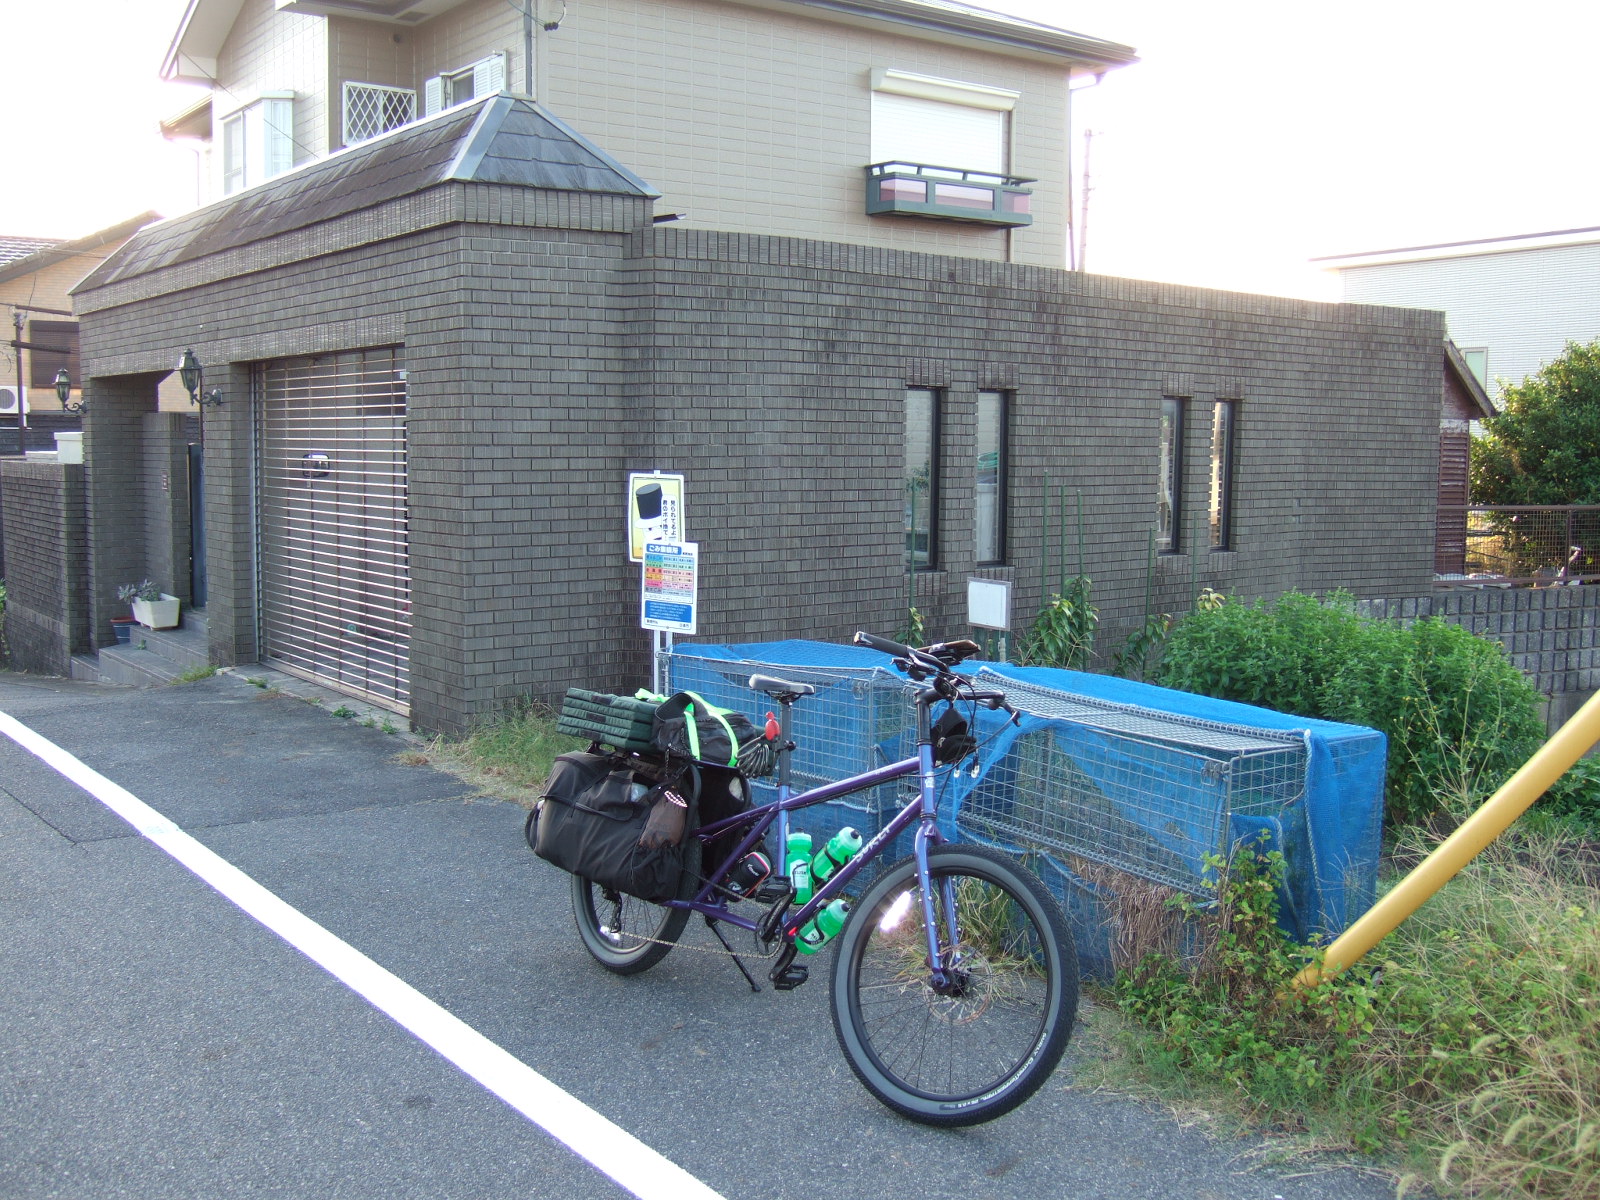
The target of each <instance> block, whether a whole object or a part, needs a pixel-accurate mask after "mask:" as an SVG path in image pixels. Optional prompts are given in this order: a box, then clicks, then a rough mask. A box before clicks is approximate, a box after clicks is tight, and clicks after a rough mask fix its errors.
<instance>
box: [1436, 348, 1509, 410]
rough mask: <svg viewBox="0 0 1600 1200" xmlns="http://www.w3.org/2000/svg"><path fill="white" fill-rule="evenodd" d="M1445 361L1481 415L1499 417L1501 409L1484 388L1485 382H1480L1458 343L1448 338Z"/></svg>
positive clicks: (1463, 391)
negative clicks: (1495, 404) (1457, 345)
mask: <svg viewBox="0 0 1600 1200" xmlns="http://www.w3.org/2000/svg"><path fill="white" fill-rule="evenodd" d="M1444 362H1445V366H1446V367H1448V368H1449V370H1450V373H1451V375H1453V376H1454V377H1455V381H1456V383H1457V384H1459V385H1460V387H1461V391H1462V393H1463V394H1464V395H1465V396H1466V398H1467V400H1468V401H1470V402H1471V404H1472V405H1473V406H1474V407H1475V408H1477V410H1478V416H1479V417H1483V418H1486V417H1497V416H1499V415H1500V410H1499V409H1498V408H1496V407H1495V406H1494V401H1493V400H1491V399H1490V398H1489V393H1488V392H1487V391H1485V390H1484V386H1483V384H1481V383H1479V382H1478V377H1477V376H1476V375H1474V374H1473V373H1472V368H1471V367H1469V366H1468V365H1467V360H1466V359H1465V358H1463V357H1462V354H1461V351H1460V350H1459V349H1457V348H1456V344H1455V343H1454V342H1452V341H1450V340H1448V339H1446V340H1445V344H1444Z"/></svg>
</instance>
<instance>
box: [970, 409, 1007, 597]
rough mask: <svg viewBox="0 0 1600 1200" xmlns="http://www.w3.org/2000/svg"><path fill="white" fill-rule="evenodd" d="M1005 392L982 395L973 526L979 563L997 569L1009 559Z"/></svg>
mask: <svg viewBox="0 0 1600 1200" xmlns="http://www.w3.org/2000/svg"><path fill="white" fill-rule="evenodd" d="M1009 399H1010V398H1009V397H1008V396H1007V394H1006V393H1005V392H979V393H978V437H977V447H976V449H977V452H978V487H977V498H976V503H977V510H976V512H975V513H974V514H973V515H974V521H973V526H974V528H975V529H976V530H977V546H976V550H977V560H978V564H979V565H980V566H993V565H995V564H997V563H1003V562H1005V560H1006V508H1007V505H1006V417H1007V410H1008V409H1009V408H1010V404H1009V403H1008V400H1009Z"/></svg>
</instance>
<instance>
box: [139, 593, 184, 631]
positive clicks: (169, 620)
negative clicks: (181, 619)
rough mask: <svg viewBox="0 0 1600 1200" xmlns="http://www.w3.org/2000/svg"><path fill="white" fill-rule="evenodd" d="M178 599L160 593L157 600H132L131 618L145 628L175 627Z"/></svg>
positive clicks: (176, 624) (176, 623)
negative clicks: (159, 597)
mask: <svg viewBox="0 0 1600 1200" xmlns="http://www.w3.org/2000/svg"><path fill="white" fill-rule="evenodd" d="M178 606H179V600H178V598H177V597H176V596H169V595H167V594H166V593H165V592H162V593H161V599H159V600H137V599H136V600H134V602H133V619H134V620H135V621H137V622H139V624H141V625H143V626H144V627H145V628H147V629H176V628H177V626H178Z"/></svg>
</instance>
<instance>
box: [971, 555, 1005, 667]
mask: <svg viewBox="0 0 1600 1200" xmlns="http://www.w3.org/2000/svg"><path fill="white" fill-rule="evenodd" d="M967 624H969V625H973V626H975V627H977V628H978V629H993V630H995V631H997V632H998V633H999V634H1000V661H1001V662H1005V661H1006V638H1007V635H1008V634H1009V633H1010V632H1011V582H1010V581H1009V580H1006V579H978V578H974V577H970V576H969V577H968V579H967Z"/></svg>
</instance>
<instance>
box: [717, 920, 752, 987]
mask: <svg viewBox="0 0 1600 1200" xmlns="http://www.w3.org/2000/svg"><path fill="white" fill-rule="evenodd" d="M706 925H707V927H708V928H709V929H710V930H711V932H712V933H714V934H716V935H717V941H719V942H721V943H722V948H723V949H724V950H726V951H727V952H728V957H729V958H731V959H733V965H734V966H736V967H738V968H739V974H741V975H743V976H744V978H745V982H746V983H748V984H749V985H750V990H751V991H752V992H759V991H760V990H761V985H760V984H759V983H757V982H756V981H755V977H754V976H752V975H751V974H750V972H749V971H748V970H747V969H746V968H745V965H744V963H743V962H742V961H741V960H740V958H739V956H738V955H737V954H735V953H734V951H733V947H732V946H730V945H728V939H727V938H725V937H723V936H722V930H720V929H718V928H717V923H716V922H715V921H713V920H712V919H711V918H710V917H707V918H706Z"/></svg>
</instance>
